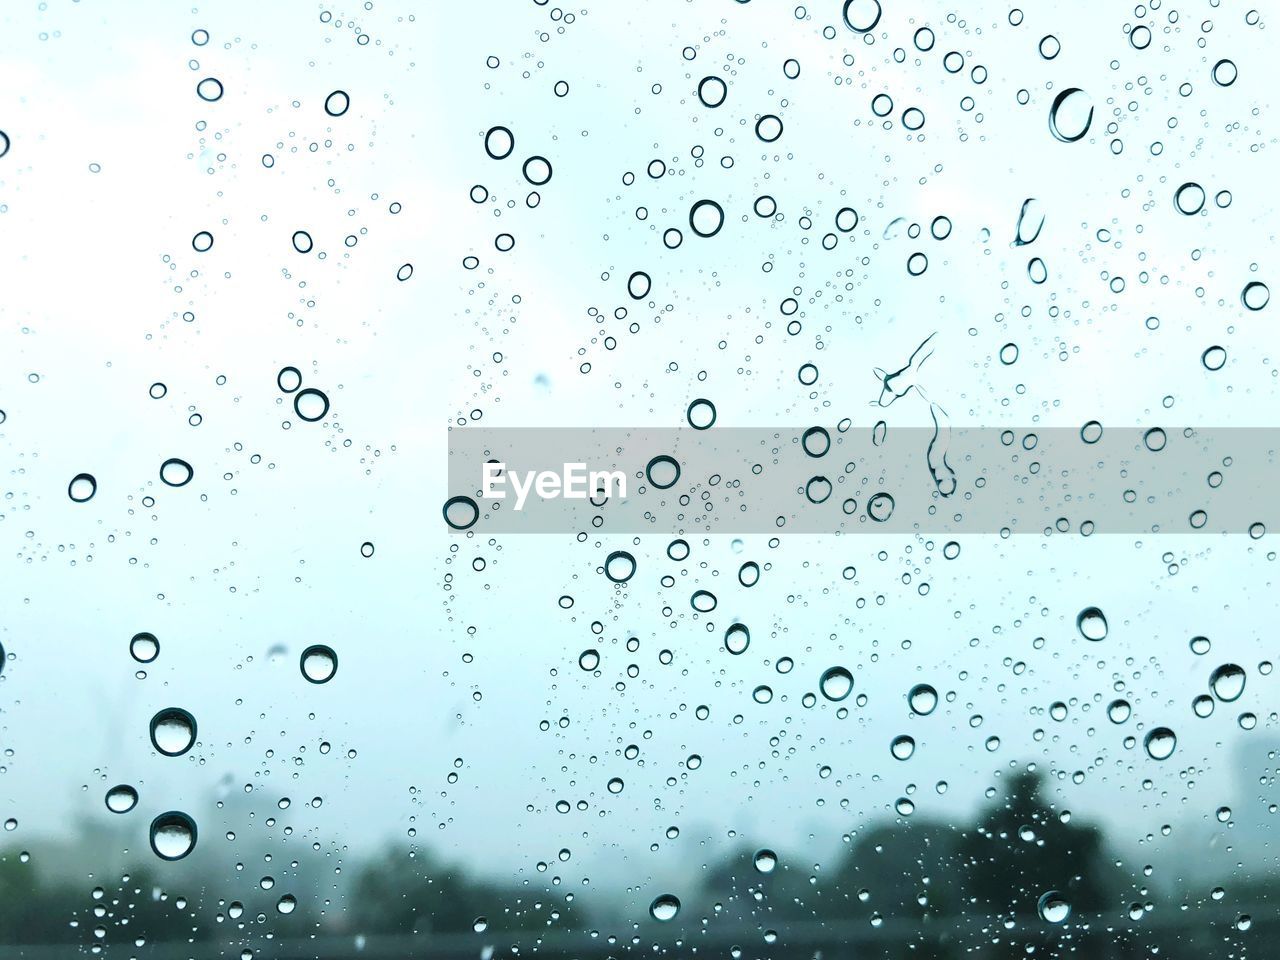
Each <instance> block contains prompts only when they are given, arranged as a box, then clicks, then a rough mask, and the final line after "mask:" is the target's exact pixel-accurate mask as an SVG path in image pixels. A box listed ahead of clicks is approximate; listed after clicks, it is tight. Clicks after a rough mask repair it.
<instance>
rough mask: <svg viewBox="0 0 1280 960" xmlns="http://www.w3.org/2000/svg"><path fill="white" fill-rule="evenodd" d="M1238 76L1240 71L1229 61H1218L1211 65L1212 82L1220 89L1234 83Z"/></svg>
mask: <svg viewBox="0 0 1280 960" xmlns="http://www.w3.org/2000/svg"><path fill="white" fill-rule="evenodd" d="M1239 75H1240V71H1239V70H1237V69H1236V65H1235V63H1234V62H1233V61H1231V60H1225V59H1224V60H1219V61H1218V62H1217V63H1215V64H1214V65H1213V71H1212V76H1213V82H1214V83H1216V84H1217V85H1218V86H1220V87H1229V86H1231V85H1232V84H1233V83H1235V82H1236V77H1238V76H1239Z"/></svg>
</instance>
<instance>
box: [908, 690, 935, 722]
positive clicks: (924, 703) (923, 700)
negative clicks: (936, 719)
mask: <svg viewBox="0 0 1280 960" xmlns="http://www.w3.org/2000/svg"><path fill="white" fill-rule="evenodd" d="M907 705H908V706H910V707H911V712H912V713H915V714H918V715H919V716H922V717H927V716H928V715H929V714H931V713H933V711H934V710H935V709H937V706H938V691H937V690H935V689H934V688H933V687H932V686H930V685H929V684H927V683H917V684H916V685H915V686H914V687H912V688H911V690H910V691H909V692H908V693H907Z"/></svg>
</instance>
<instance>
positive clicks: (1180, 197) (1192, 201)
mask: <svg viewBox="0 0 1280 960" xmlns="http://www.w3.org/2000/svg"><path fill="white" fill-rule="evenodd" d="M1204 200H1205V196H1204V187H1202V186H1200V184H1198V183H1192V182H1190V181H1188V182H1187V183H1184V184H1183V185H1182V186H1180V187H1179V188H1178V191H1177V193H1175V194H1174V195H1173V205H1174V206H1175V207H1177V208H1178V212H1179V213H1181V214H1183V215H1184V216H1187V217H1193V216H1195V215H1196V214H1197V213H1199V212H1200V211H1201V210H1203V209H1204Z"/></svg>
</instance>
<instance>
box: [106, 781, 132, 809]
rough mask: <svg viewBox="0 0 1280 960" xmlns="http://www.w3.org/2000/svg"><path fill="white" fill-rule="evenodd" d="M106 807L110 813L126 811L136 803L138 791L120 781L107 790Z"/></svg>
mask: <svg viewBox="0 0 1280 960" xmlns="http://www.w3.org/2000/svg"><path fill="white" fill-rule="evenodd" d="M106 803H107V809H108V810H110V811H111V812H112V813H128V812H129V811H130V810H132V809H133V808H134V807H136V806H137V805H138V791H137V790H135V789H134V788H133V787H131V786H129V784H127V783H121V784H118V785H117V786H114V787H112V788H111V789H110V790H108V791H107V796H106Z"/></svg>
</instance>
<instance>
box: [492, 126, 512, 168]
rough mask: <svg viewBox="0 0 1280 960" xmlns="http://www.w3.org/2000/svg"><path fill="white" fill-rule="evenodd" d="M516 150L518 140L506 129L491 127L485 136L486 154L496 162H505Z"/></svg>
mask: <svg viewBox="0 0 1280 960" xmlns="http://www.w3.org/2000/svg"><path fill="white" fill-rule="evenodd" d="M515 148H516V138H515V136H514V134H512V132H511V131H510V130H508V129H507V128H506V127H501V126H498V127H490V128H489V129H488V130H487V131H486V132H485V135H484V152H485V153H487V154H488V155H489V156H490V157H492V158H493V159H494V160H505V159H506V158H507V157H509V156H511V151H512V150H514V149H515Z"/></svg>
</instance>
